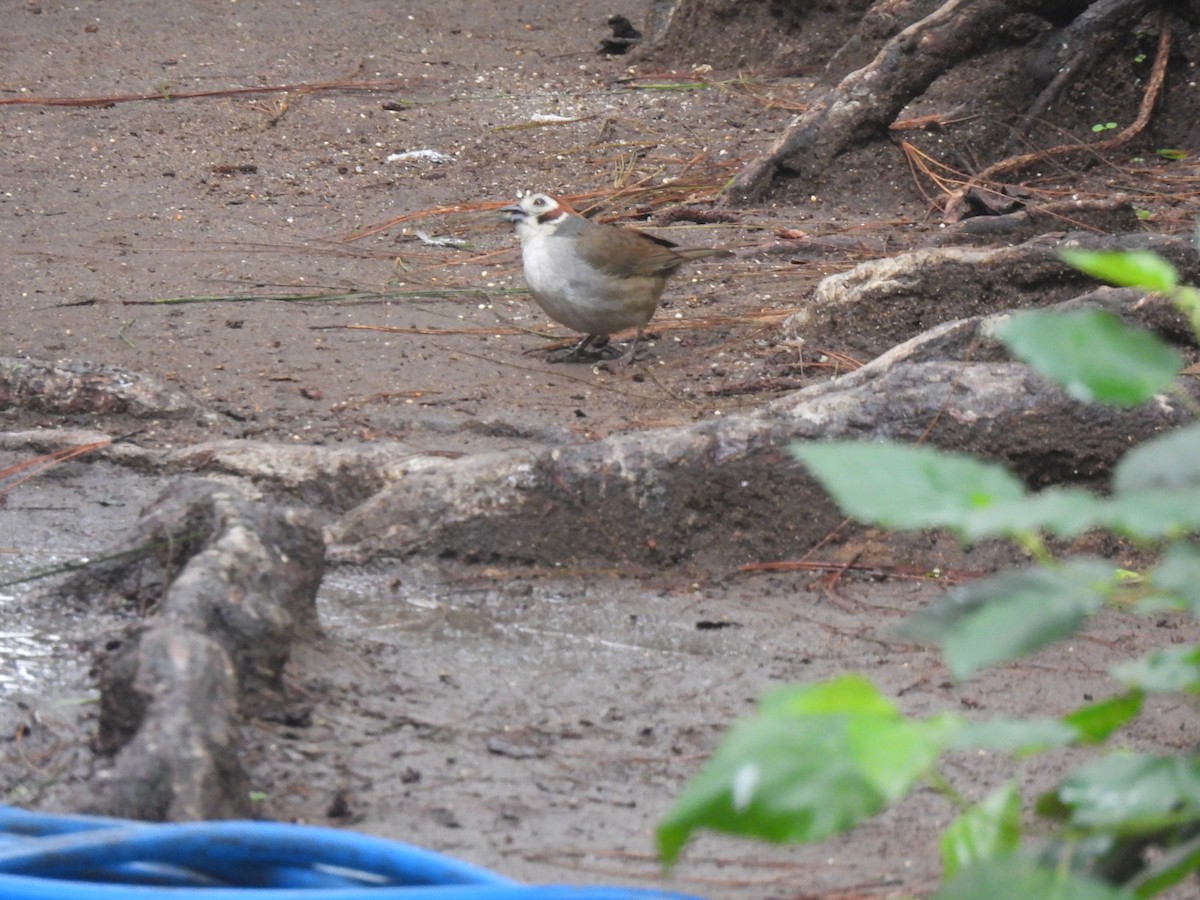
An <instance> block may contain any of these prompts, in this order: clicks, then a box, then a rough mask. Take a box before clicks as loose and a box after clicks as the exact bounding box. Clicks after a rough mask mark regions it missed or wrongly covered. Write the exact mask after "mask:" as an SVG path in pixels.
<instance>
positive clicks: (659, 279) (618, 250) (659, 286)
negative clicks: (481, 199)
mask: <svg viewBox="0 0 1200 900" xmlns="http://www.w3.org/2000/svg"><path fill="white" fill-rule="evenodd" d="M500 211H501V212H502V213H504V215H505V218H507V219H508V221H510V222H512V223H513V224H514V225H515V226H516V229H517V236H518V237H520V239H521V258H522V262H523V263H524V266H525V281H526V283H528V285H529V292H530V293H531V294H533V299H534V300H536V301H537V303H538V306H540V307H541V308H542V310H543V311H544V312H545V313H546V315H548V316H549V317H550V318H551V319H553V320H554V321H555V322H558V323H559V324H561V325H566V326H567V327H568V328H571V329H573V330H575V331H581V332H583V334H584V338H583V340H581V341H580V342H579V343H578V344H576V345H575V347H574V349H573V350H571V352H570V354H568V356H567V357H566V358H567V359H579V358H580V354H581V353H582V352H583V350H584V349H586V348H587V346H588V345H589V344H592V343H593V342H595V343H596V344H597V345H600V346H602V345H603V344H604V343H605V342H606V341H607V338H608V335H610V334H612V333H614V332H617V331H622V330H624V329H626V328H634V329H636V334H635V336H634V339H633V346H632V347H631V348H630V351H629V359H628V361H629V362H633V359H634V357H635V356H636V354H637V346H638V342H639V341H640V340H641V339H642V331H643V330H644V329H645V327H646V323H647V322H649V321H650V317H651V316H653V315H654V310H655V309H656V308H657V307H658V298H659V297H661V296H662V292H663V288H665V287H666V284H667V279H668V278H669V277H671V275H673V274H674V273H675V272H676V270H678V269H679V267H680V266H681V265H683V264H684V263H685V262H687V261H688V260H692V259H702V258H703V257H706V256H730V255H732V254H731V253H730V251H728V250H715V249H707V248H705V249H697V250H683V249H676V247H675V245H674V244H672V243H671V242H670V241H667V240H664V239H662V238H659V237H654V236H652V235H649V234H644V233H643V232H640V231H636V230H634V229H632V228H622V227H620V226H617V225H604V224H601V223H599V222H593V221H592V220H591V219H585V218H584V217H583V216H581V215H579V213H577V212H576V211H575V210H573V209H571V207H570V206H568V205H567V204H566V203H564V202H562V201H561V200H555V199H554V198H553V197H550V196H548V195H546V194H530V195H528V196H526V197H523V198H522V199H521V200H520V201H519V202H517V203H514V204H512V205H511V206H505V207H503V208H502V209H501V210H500ZM599 339H604V340H599Z"/></svg>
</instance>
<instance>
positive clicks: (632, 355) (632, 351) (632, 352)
mask: <svg viewBox="0 0 1200 900" xmlns="http://www.w3.org/2000/svg"><path fill="white" fill-rule="evenodd" d="M641 339H642V329H640V328H639V329H638V330H637V333H636V334H634V336H633V346H632V347H630V348H629V355H628V356H627V357H625V365H627V366H631V365H633V361H634V360H635V359H637V350H638V342H639V341H641Z"/></svg>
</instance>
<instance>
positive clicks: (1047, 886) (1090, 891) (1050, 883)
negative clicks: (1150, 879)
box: [934, 855, 1134, 900]
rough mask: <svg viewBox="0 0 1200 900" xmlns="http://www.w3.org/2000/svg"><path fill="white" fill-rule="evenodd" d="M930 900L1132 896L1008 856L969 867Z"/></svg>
mask: <svg viewBox="0 0 1200 900" xmlns="http://www.w3.org/2000/svg"><path fill="white" fill-rule="evenodd" d="M934 900H1134V895H1133V894H1132V893H1130V892H1129V891H1124V890H1121V889H1120V888H1115V887H1112V886H1111V885H1107V884H1104V883H1103V882H1100V881H1095V880H1093V879H1091V878H1085V877H1084V876H1082V875H1073V874H1070V873H1068V872H1060V871H1056V870H1055V869H1051V868H1048V867H1046V866H1042V865H1039V864H1038V863H1036V862H1034V861H1033V860H1031V859H1027V858H1025V857H1023V856H1016V855H1010V856H998V857H993V858H992V859H988V860H984V861H983V862H979V863H976V864H975V865H973V866H969V867H968V868H966V869H964V870H963V871H961V872H959V873H958V874H957V875H955V876H954V878H952V879H951V880H950V881H949V882H948V883H947V884H945V885H943V886H942V889H941V890H940V891H938V892H937V894H935V895H934Z"/></svg>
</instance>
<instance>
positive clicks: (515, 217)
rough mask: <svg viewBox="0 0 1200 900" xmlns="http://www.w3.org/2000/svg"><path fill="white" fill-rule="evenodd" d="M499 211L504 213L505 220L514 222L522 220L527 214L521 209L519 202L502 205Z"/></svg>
mask: <svg viewBox="0 0 1200 900" xmlns="http://www.w3.org/2000/svg"><path fill="white" fill-rule="evenodd" d="M500 212H501V213H502V214H503V215H504V219H505V221H508V222H514V223H515V222H520V221H522V220H523V219H524V218H525V217H526V216H527V215H529V213H527V212H525V210H523V209H521V205H520V204H519V203H510V204H509V205H508V206H502V207H500Z"/></svg>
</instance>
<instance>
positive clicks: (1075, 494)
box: [658, 251, 1200, 900]
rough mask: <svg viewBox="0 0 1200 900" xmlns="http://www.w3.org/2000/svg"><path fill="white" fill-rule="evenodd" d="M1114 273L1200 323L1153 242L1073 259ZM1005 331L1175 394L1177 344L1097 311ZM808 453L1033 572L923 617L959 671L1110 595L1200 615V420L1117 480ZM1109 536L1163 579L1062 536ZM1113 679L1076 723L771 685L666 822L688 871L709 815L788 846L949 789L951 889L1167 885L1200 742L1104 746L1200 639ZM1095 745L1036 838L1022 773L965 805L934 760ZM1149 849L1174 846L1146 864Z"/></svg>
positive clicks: (811, 448)
mask: <svg viewBox="0 0 1200 900" xmlns="http://www.w3.org/2000/svg"><path fill="white" fill-rule="evenodd" d="M1065 258H1066V260H1067V262H1069V263H1070V264H1071V265H1074V266H1076V267H1077V268H1079V269H1081V270H1083V271H1085V272H1087V273H1089V274H1091V275H1094V276H1095V277H1098V278H1102V279H1103V280H1106V281H1110V282H1112V283H1115V284H1120V285H1126V286H1136V287H1140V288H1143V289H1146V290H1149V291H1157V292H1161V293H1163V294H1167V295H1169V296H1170V297H1171V298H1172V301H1173V302H1174V303H1175V305H1176V306H1177V307H1178V308H1179V309H1180V310H1181V311H1182V312H1183V313H1184V314H1185V315H1187V316H1188V317H1189V319H1190V320H1191V322H1192V326H1193V328H1195V329H1196V331H1197V333H1198V334H1200V292H1197V291H1196V289H1195V288H1191V287H1185V286H1181V285H1180V284H1179V278H1178V274H1177V273H1176V271H1175V270H1174V268H1173V267H1172V266H1171V265H1170V264H1169V263H1167V262H1166V261H1165V260H1163V259H1161V258H1160V257H1158V256H1156V255H1154V254H1150V253H1085V252H1082V251H1078V252H1072V253H1070V254H1067V255H1066V256H1065ZM1000 338H1001V340H1003V341H1004V343H1005V344H1006V345H1007V346H1008V347H1009V349H1010V351H1011V352H1012V353H1013V354H1014V355H1015V356H1016V357H1018V358H1019V359H1022V360H1024V361H1025V362H1027V363H1029V364H1030V365H1032V366H1034V367H1036V368H1037V369H1038V370H1039V371H1041V372H1043V373H1044V374H1046V375H1048V376H1049V377H1051V378H1054V379H1055V380H1057V381H1058V382H1059V383H1060V384H1062V385H1063V386H1064V387H1065V389H1066V390H1067V391H1069V392H1070V393H1071V394H1072V395H1073V396H1075V397H1077V398H1079V399H1081V400H1085V401H1089V402H1098V403H1109V404H1116V405H1120V406H1124V407H1128V406H1134V405H1136V404H1139V403H1143V402H1146V401H1147V400H1150V399H1151V398H1152V397H1154V396H1156V395H1159V394H1162V393H1164V392H1174V393H1175V398H1174V399H1175V401H1176V402H1179V403H1182V404H1186V405H1187V406H1189V407H1193V408H1194V406H1195V404H1194V402H1193V400H1192V398H1191V397H1190V396H1187V395H1185V394H1183V392H1182V391H1179V390H1177V389H1176V387H1175V376H1176V375H1177V374H1178V372H1179V368H1180V358H1179V356H1178V354H1176V353H1175V352H1174V351H1173V350H1172V349H1171V348H1169V347H1167V346H1166V345H1165V344H1163V343H1162V342H1161V341H1160V340H1159V339H1158V338H1157V337H1155V336H1153V335H1150V334H1148V333H1146V332H1143V331H1139V330H1137V329H1133V328H1131V327H1129V326H1127V325H1125V324H1124V323H1123V322H1122V321H1121V320H1120V319H1119V318H1117V317H1116V316H1114V315H1112V314H1110V313H1106V312H1099V311H1073V312H1049V311H1041V312H1030V313H1022V314H1018V315H1014V316H1013V317H1012V318H1011V319H1010V320H1009V321H1008V322H1007V323H1006V324H1005V325H1004V327H1003V328H1002V329H1001V334H1000ZM793 452H794V454H795V455H796V457H797V458H798V459H800V460H801V461H802V462H803V463H804V464H805V465H806V466H807V467H808V468H809V470H810V472H811V473H812V474H813V476H814V477H815V478H817V480H818V481H820V482H821V484H822V485H823V486H824V487H825V488H826V490H828V491H829V493H830V494H831V496H833V498H834V499H835V500H836V501H837V502H838V503H839V504H840V505H841V506H842V507H843V509H844V510H845V511H846V512H847V513H848V514H850V515H852V516H854V517H855V518H857V519H859V520H861V521H863V522H868V523H873V524H876V525H882V526H885V527H888V528H893V529H924V528H945V529H950V530H951V531H954V532H956V533H957V534H958V535H960V536H961V537H962V539H963V540H965V541H978V540H981V539H984V538H1008V539H1011V540H1014V541H1016V542H1018V543H1019V544H1020V545H1021V546H1023V547H1025V548H1026V549H1027V550H1029V552H1030V553H1031V555H1032V557H1033V559H1034V561H1035V562H1034V563H1033V564H1032V565H1030V566H1029V567H1027V568H1024V569H1020V570H1016V571H1009V572H1003V573H1000V574H998V575H995V576H992V577H988V578H984V579H981V580H979V581H977V582H974V583H973V584H970V585H969V586H967V587H965V588H963V589H961V590H959V591H958V592H956V593H954V594H952V595H951V596H949V597H947V598H945V599H944V600H943V601H941V602H938V603H935V604H933V605H932V606H930V607H929V608H928V609H926V610H925V611H923V612H922V613H921V614H919V615H917V616H916V617H915V618H913V619H911V620H909V621H908V622H906V623H905V633H906V635H907V636H908V637H910V638H912V639H914V640H918V641H922V642H927V643H931V644H934V645H936V646H937V647H939V648H940V650H941V651H942V653H943V655H944V657H945V659H946V662H947V665H948V667H949V669H950V671H951V672H952V673H953V675H954V676H955V677H956V678H959V679H965V678H969V677H970V676H972V675H973V674H975V673H976V672H978V671H979V670H980V669H982V668H984V667H987V666H992V665H995V664H997V663H1001V662H1005V661H1008V660H1012V659H1016V658H1018V657H1021V656H1023V655H1025V654H1028V653H1032V652H1034V651H1036V650H1039V649H1041V648H1043V647H1046V646H1047V645H1049V644H1052V643H1054V642H1056V641H1061V640H1063V639H1065V638H1068V637H1069V636H1071V635H1072V634H1073V633H1074V632H1075V631H1076V629H1078V628H1079V627H1080V625H1081V624H1083V623H1084V622H1085V620H1086V619H1087V618H1088V617H1089V616H1091V615H1094V614H1095V613H1097V612H1099V611H1100V610H1101V609H1102V608H1103V607H1105V606H1106V605H1113V604H1120V605H1121V606H1122V607H1123V608H1128V609H1134V610H1145V611H1160V610H1163V609H1170V610H1181V611H1185V612H1187V613H1189V614H1190V615H1192V616H1200V545H1197V543H1196V542H1195V540H1193V538H1192V535H1194V534H1195V533H1196V532H1197V530H1200V425H1191V426H1187V427H1183V428H1180V429H1178V430H1176V431H1174V432H1171V433H1169V434H1167V435H1165V436H1163V437H1161V438H1158V439H1156V440H1153V441H1150V442H1147V443H1145V444H1143V445H1141V446H1139V447H1137V448H1136V449H1134V450H1133V451H1131V452H1130V453H1129V454H1127V455H1126V456H1125V458H1124V459H1122V460H1121V462H1120V464H1119V465H1118V466H1117V468H1116V471H1115V472H1114V474H1113V479H1112V485H1111V492H1110V493H1108V494H1107V495H1105V496H1098V495H1096V494H1093V493H1090V492H1088V491H1085V490H1081V489H1078V488H1065V487H1063V488H1049V489H1046V490H1043V491H1040V492H1037V493H1031V492H1029V491H1028V490H1027V489H1026V487H1025V486H1024V484H1023V483H1022V482H1021V481H1020V480H1019V479H1018V478H1017V477H1016V476H1015V475H1013V474H1012V473H1011V472H1009V471H1008V470H1007V469H1005V468H1004V467H1002V466H999V465H996V464H992V463H987V462H983V461H980V460H978V459H975V458H972V457H969V456H965V455H962V454H952V453H944V452H940V451H937V450H934V449H931V448H926V447H910V446H895V445H884V444H865V443H852V442H849V443H848V442H841V443H804V444H797V445H795V447H794V449H793ZM1094 529H1107V530H1109V531H1111V532H1113V533H1115V534H1118V535H1121V536H1123V537H1126V538H1128V539H1130V540H1132V541H1134V542H1136V543H1137V544H1138V545H1140V546H1142V547H1145V548H1148V549H1151V550H1158V551H1161V552H1160V553H1159V554H1158V556H1157V559H1158V561H1157V563H1156V564H1155V565H1153V566H1152V567H1150V568H1149V569H1148V570H1147V571H1145V572H1140V573H1132V572H1128V571H1124V570H1114V568H1113V567H1112V565H1111V564H1110V563H1107V562H1105V561H1104V560H1099V559H1094V558H1085V557H1071V558H1065V559H1059V558H1056V557H1055V556H1054V555H1053V554H1052V553H1051V552H1050V551H1049V550H1048V548H1047V546H1046V543H1045V538H1046V537H1047V536H1053V537H1063V538H1070V537H1074V536H1077V535H1079V534H1082V533H1083V532H1086V531H1091V530H1094ZM1111 675H1112V678H1113V680H1114V692H1113V694H1112V695H1111V696H1109V697H1107V698H1105V699H1102V700H1098V701H1096V702H1092V703H1090V704H1088V705H1086V706H1083V707H1081V708H1079V709H1076V710H1074V711H1073V712H1071V713H1069V714H1067V715H1065V716H1055V717H1049V716H1047V717H1041V718H1030V719H1016V720H987V721H968V720H966V719H964V718H963V717H962V716H960V715H958V714H956V713H952V712H944V713H941V714H939V715H935V716H932V717H930V718H926V719H914V718H909V717H907V716H905V715H904V714H903V713H901V711H900V710H899V709H898V708H897V707H896V705H895V704H893V703H892V702H891V701H890V700H889V699H888V698H886V697H884V696H883V695H882V694H880V692H879V691H878V690H877V689H876V688H875V687H874V686H873V685H872V684H871V683H870V682H869V681H868V680H867V679H865V678H863V677H861V676H858V675H846V676H843V677H840V678H837V679H834V680H832V681H828V682H824V683H819V684H808V685H800V686H789V687H781V688H778V689H776V690H773V691H770V692H769V693H767V694H766V696H764V697H763V698H762V699H761V701H760V703H759V706H758V711H757V714H756V715H755V716H754V717H753V718H751V719H748V720H744V721H741V722H739V723H737V724H736V725H735V726H734V727H733V729H732V730H731V732H730V733H729V735H728V736H727V737H726V739H725V740H724V742H723V744H722V745H721V746H720V748H718V750H717V752H716V754H715V755H714V757H713V758H712V760H710V762H709V763H708V765H707V766H706V768H705V769H704V770H703V771H702V772H701V773H700V775H699V776H698V777H697V778H696V779H695V780H694V781H693V782H692V783H691V784H690V785H689V786H688V788H687V790H686V791H685V792H684V794H683V796H682V797H681V798H680V799H679V800H678V802H677V803H676V805H675V807H674V808H673V809H672V810H671V811H670V812H669V813H668V815H667V816H666V817H665V818H664V820H663V821H662V822H661V824H660V826H659V829H658V841H659V848H660V852H661V855H662V857H663V859H664V860H665V861H666V862H667V863H669V864H670V863H673V862H674V861H675V860H676V859H677V857H678V855H679V853H680V852H681V851H682V849H683V847H684V846H685V844H686V843H687V841H688V839H689V838H690V836H691V835H692V833H693V832H694V831H695V830H696V829H700V828H707V829H714V830H718V831H723V832H727V833H731V834H737V835H743V836H748V837H754V838H760V839H764V840H769V841H778V842H785V841H788V842H801V841H819V840H822V839H824V838H826V837H828V836H830V835H832V834H835V833H837V832H841V831H845V830H847V829H849V828H852V827H854V826H855V825H856V824H858V823H860V822H862V821H864V820H865V819H867V818H869V817H871V816H873V815H875V814H876V813H878V812H880V811H881V810H883V809H884V808H885V807H887V806H888V805H890V804H891V803H893V802H895V801H896V800H898V799H900V798H901V797H903V796H905V795H906V794H907V793H908V792H910V791H911V790H912V789H913V788H914V787H915V786H917V785H919V784H931V785H933V786H934V787H936V788H938V789H940V790H942V791H943V793H945V794H946V796H947V797H948V798H949V799H950V800H951V802H955V803H957V804H958V805H959V807H960V813H959V815H958V817H957V819H956V820H955V821H954V822H953V823H952V824H951V825H950V826H949V827H948V828H947V829H946V831H945V833H944V834H943V836H942V841H941V855H942V862H943V869H944V881H943V886H942V889H941V891H940V892H939V893H938V897H939V898H943V900H950V898H973V900H979V898H985V897H986V898H989V900H994V898H1009V897H1012V898H1020V900H1028V898H1041V897H1056V898H1072V900H1100V898H1105V900H1110V898H1135V897H1139V898H1140V897H1151V896H1154V895H1155V894H1158V893H1160V892H1161V891H1163V890H1165V889H1166V888H1168V887H1170V886H1172V885H1175V884H1178V883H1179V882H1181V881H1183V880H1184V879H1186V878H1188V877H1189V876H1191V875H1192V874H1193V873H1196V872H1197V871H1198V870H1200V753H1198V752H1196V750H1195V749H1194V748H1193V750H1191V751H1189V752H1185V753H1179V754H1163V755H1152V754H1143V753H1131V752H1126V751H1119V750H1107V751H1105V750H1104V748H1103V746H1102V745H1104V744H1105V743H1106V742H1107V741H1108V740H1109V739H1110V738H1111V737H1112V736H1113V735H1115V734H1118V733H1119V732H1120V730H1121V729H1122V728H1124V727H1125V726H1126V725H1128V724H1129V723H1130V722H1132V721H1133V720H1134V719H1135V718H1136V717H1137V716H1138V715H1140V714H1141V713H1142V711H1143V703H1144V701H1145V699H1146V698H1147V697H1149V696H1151V695H1163V694H1165V695H1175V696H1177V697H1183V698H1184V700H1185V702H1191V701H1192V700H1194V698H1195V696H1196V695H1197V694H1200V646H1181V645H1172V646H1170V647H1168V648H1165V649H1162V650H1158V651H1156V652H1154V653H1152V654H1150V655H1149V656H1147V657H1144V658H1140V659H1126V660H1122V661H1120V662H1118V663H1117V664H1116V665H1114V666H1113V668H1112V669H1111ZM1071 745H1074V746H1086V745H1096V747H1097V750H1096V755H1095V757H1094V758H1093V759H1091V761H1089V762H1087V763H1086V764H1084V765H1083V766H1081V767H1080V768H1078V769H1076V770H1075V771H1073V772H1071V773H1069V774H1068V775H1067V777H1065V778H1064V779H1063V781H1062V782H1061V783H1060V784H1059V785H1058V787H1057V788H1056V789H1054V790H1052V791H1050V792H1048V793H1046V794H1044V795H1042V796H1040V797H1037V798H1036V799H1035V802H1034V803H1033V808H1034V810H1035V812H1036V814H1037V816H1038V818H1039V820H1040V821H1039V823H1038V828H1037V833H1038V840H1037V841H1036V842H1035V841H1034V840H1033V839H1032V836H1031V835H1030V834H1028V833H1027V832H1026V827H1025V823H1024V821H1023V819H1022V815H1021V808H1022V807H1021V804H1022V797H1021V793H1020V785H1019V784H1016V783H1008V784H1005V785H1003V786H1002V787H1000V788H999V789H998V790H996V791H995V792H994V793H993V794H991V795H990V796H989V797H987V798H986V799H984V800H983V802H981V803H977V804H974V805H968V804H966V803H964V802H963V801H961V799H960V798H959V797H958V796H957V795H956V794H955V793H954V791H953V789H952V788H951V787H950V785H949V783H948V781H947V780H945V779H944V778H942V776H941V775H940V774H939V773H938V769H937V766H938V762H939V759H940V757H941V756H942V754H944V753H946V752H950V751H961V750H976V749H981V748H986V749H989V750H994V751H1003V752H1007V753H1012V754H1015V755H1018V756H1023V755H1029V754H1035V753H1044V752H1048V751H1052V750H1055V749H1057V748H1062V747H1067V746H1071ZM1148 845H1154V846H1157V847H1159V848H1161V849H1160V850H1159V851H1158V852H1157V853H1155V854H1153V855H1152V856H1149V857H1145V858H1144V857H1143V855H1142V853H1141V851H1142V849H1143V848H1144V847H1146V846H1148Z"/></svg>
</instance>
